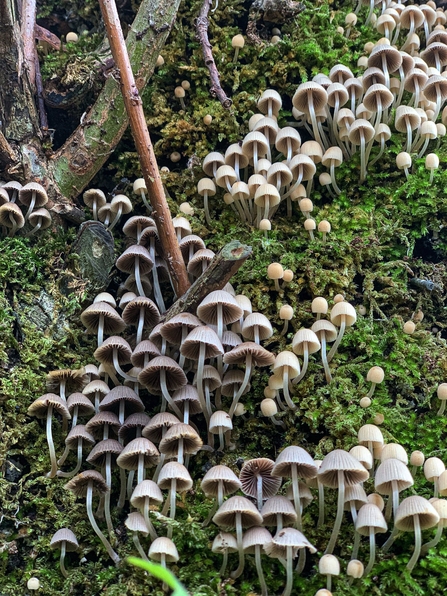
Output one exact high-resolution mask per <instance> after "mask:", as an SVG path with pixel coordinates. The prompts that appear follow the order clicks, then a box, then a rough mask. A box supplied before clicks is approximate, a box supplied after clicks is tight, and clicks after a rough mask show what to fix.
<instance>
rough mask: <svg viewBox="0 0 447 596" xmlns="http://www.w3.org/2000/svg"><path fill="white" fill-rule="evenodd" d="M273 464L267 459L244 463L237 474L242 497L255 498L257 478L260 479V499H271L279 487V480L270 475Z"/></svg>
mask: <svg viewBox="0 0 447 596" xmlns="http://www.w3.org/2000/svg"><path fill="white" fill-rule="evenodd" d="M274 465H275V462H274V461H272V460H271V459H268V458H267V457H258V458H256V459H250V460H248V461H246V462H245V463H244V465H243V466H242V469H241V471H240V474H239V480H240V481H241V490H242V492H243V493H244V495H248V496H249V497H253V498H256V497H257V494H258V491H257V486H258V478H261V479H262V489H261V490H262V499H268V498H269V497H273V495H276V493H277V492H278V490H279V487H280V486H281V478H278V477H275V476H272V475H271V472H272V470H273V467H274Z"/></svg>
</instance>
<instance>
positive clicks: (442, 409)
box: [413, 399, 447, 475]
mask: <svg viewBox="0 0 447 596" xmlns="http://www.w3.org/2000/svg"><path fill="white" fill-rule="evenodd" d="M446 402H447V400H445V399H444V400H443V401H442V402H441V407H440V408H439V410H438V416H442V415H443V414H444V411H445V404H446ZM413 475H414V474H413Z"/></svg>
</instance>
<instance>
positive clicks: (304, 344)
mask: <svg viewBox="0 0 447 596" xmlns="http://www.w3.org/2000/svg"><path fill="white" fill-rule="evenodd" d="M320 348H321V344H320V340H319V339H318V337H317V335H316V334H315V333H314V332H313V331H312V330H311V329H304V327H303V328H301V329H299V330H298V331H297V332H296V333H295V335H294V336H293V340H292V350H293V351H294V352H295V354H297V355H298V356H302V355H303V354H304V352H305V351H306V349H307V351H308V352H309V354H314V353H315V352H318V350H319V349H320Z"/></svg>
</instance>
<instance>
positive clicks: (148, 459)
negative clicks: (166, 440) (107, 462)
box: [116, 437, 159, 470]
mask: <svg viewBox="0 0 447 596" xmlns="http://www.w3.org/2000/svg"><path fill="white" fill-rule="evenodd" d="M140 455H142V456H143V457H144V464H143V465H144V467H150V466H155V465H156V464H157V463H158V456H159V453H158V449H157V448H156V447H155V445H154V444H153V443H152V442H151V441H149V439H146V438H144V437H137V438H136V439H133V440H132V441H130V443H128V444H127V445H126V446H125V447H124V449H123V450H122V451H121V453H120V455H119V456H118V459H117V460H116V463H117V464H118V465H119V467H120V468H123V469H124V470H137V469H138V464H139V461H140Z"/></svg>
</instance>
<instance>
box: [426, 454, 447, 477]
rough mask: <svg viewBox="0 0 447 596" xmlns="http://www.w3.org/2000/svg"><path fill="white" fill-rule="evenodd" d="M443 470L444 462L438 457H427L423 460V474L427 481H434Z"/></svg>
mask: <svg viewBox="0 0 447 596" xmlns="http://www.w3.org/2000/svg"><path fill="white" fill-rule="evenodd" d="M444 470H445V465H444V462H443V461H442V460H441V459H439V457H429V458H428V459H426V460H425V462H424V476H425V478H426V479H427V480H428V481H429V482H434V481H435V480H436V478H439V476H440V475H441V474H442V473H443V472H444Z"/></svg>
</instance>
